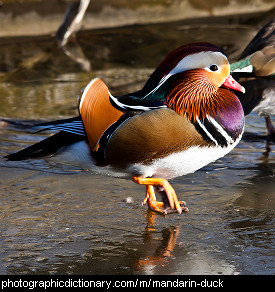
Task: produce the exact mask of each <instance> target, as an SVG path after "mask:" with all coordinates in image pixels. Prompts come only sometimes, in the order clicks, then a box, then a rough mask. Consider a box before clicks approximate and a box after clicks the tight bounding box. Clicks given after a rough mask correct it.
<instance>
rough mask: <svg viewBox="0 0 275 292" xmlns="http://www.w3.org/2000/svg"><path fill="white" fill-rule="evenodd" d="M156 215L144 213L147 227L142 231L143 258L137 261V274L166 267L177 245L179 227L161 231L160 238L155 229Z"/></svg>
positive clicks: (149, 211) (150, 212)
mask: <svg viewBox="0 0 275 292" xmlns="http://www.w3.org/2000/svg"><path fill="white" fill-rule="evenodd" d="M155 218H156V213H155V212H153V211H151V210H148V211H147V213H146V221H147V226H146V227H145V230H144V236H143V237H144V256H142V257H141V258H140V259H138V260H137V262H136V263H135V264H134V268H135V269H137V270H138V271H139V272H141V273H142V272H149V271H150V270H151V269H153V268H154V267H156V266H162V267H164V266H166V265H167V264H168V263H169V259H171V258H173V252H174V249H175V247H176V245H177V240H178V236H179V233H180V225H179V226H176V227H172V226H170V227H169V228H165V229H163V230H162V238H159V233H158V232H156V228H155Z"/></svg>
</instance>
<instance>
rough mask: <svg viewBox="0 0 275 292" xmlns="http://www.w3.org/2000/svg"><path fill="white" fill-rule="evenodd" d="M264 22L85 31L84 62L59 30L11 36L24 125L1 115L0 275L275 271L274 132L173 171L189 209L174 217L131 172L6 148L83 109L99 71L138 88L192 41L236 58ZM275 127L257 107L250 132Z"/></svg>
mask: <svg viewBox="0 0 275 292" xmlns="http://www.w3.org/2000/svg"><path fill="white" fill-rule="evenodd" d="M255 31H256V23H255V25H252V26H251V25H244V24H230V25H229V24H221V23H216V24H215V23H214V24H213V23H212V24H211V23H210V24H207V25H206V24H203V25H201V24H200V23H192V24H189V25H187V24H186V23H181V22H177V23H170V24H165V25H161V24H160V25H150V26H135V27H129V28H119V29H107V30H95V31H83V32H80V33H79V35H78V43H79V45H80V47H78V48H73V49H74V50H75V51H78V52H82V54H80V55H81V56H82V61H81V62H80V63H77V62H76V61H74V60H73V59H70V58H69V57H68V56H67V55H65V54H64V52H62V51H61V50H60V49H58V48H57V46H56V45H55V42H54V39H52V38H51V37H37V38H31V37H30V38H26V39H24V38H18V39H5V40H4V41H3V40H2V42H3V44H2V47H1V53H0V60H1V62H0V63H1V68H2V73H1V79H2V82H1V84H0V87H1V90H0V100H1V108H0V116H1V117H3V118H6V119H9V120H10V121H12V122H15V123H17V124H11V123H7V122H5V121H2V122H1V124H0V126H1V127H0V143H1V148H0V155H1V157H0V185H1V192H0V216H1V226H0V230H1V246H2V248H1V251H0V274H52V275H53V274H274V267H275V263H274V259H275V254H274V207H275V203H274V195H275V181H274V166H275V148H274V143H272V142H270V143H269V142H267V141H266V140H265V139H262V138H257V139H252V138H249V137H248V136H247V135H246V136H245V137H244V139H243V140H242V141H241V142H240V144H239V145H238V146H237V147H236V149H234V150H233V151H232V152H231V153H230V154H228V155H227V156H225V157H223V158H221V159H219V160H218V161H216V162H215V163H213V164H211V165H208V166H207V167H205V168H204V169H202V170H199V171H197V172H196V173H194V174H190V175H187V176H185V177H180V178H177V179H174V180H172V181H171V184H172V185H173V187H174V188H175V190H176V192H177V194H178V197H179V199H180V200H184V201H186V202H187V205H188V207H189V209H190V212H189V213H184V214H181V215H178V214H170V215H168V216H161V215H158V214H155V213H153V212H151V211H149V210H148V209H147V206H141V202H142V199H143V197H144V195H145V189H144V187H142V186H138V185H136V184H134V183H132V182H131V181H128V180H123V179H114V178H109V177H102V176H97V175H93V174H90V173H87V172H83V171H80V170H78V169H72V168H70V167H68V166H62V165H57V164H54V163H51V162H49V161H45V160H42V159H41V160H32V161H21V162H7V161H6V160H5V159H4V157H3V156H4V155H6V154H7V153H10V152H13V151H16V150H19V149H21V148H22V147H25V146H27V145H30V144H32V143H34V142H37V141H39V140H41V139H43V138H45V134H42V133H39V134H37V135H33V134H32V133H31V132H30V131H29V130H28V129H26V128H24V127H22V124H25V125H26V124H29V123H32V122H33V121H36V120H43V121H44V120H54V119H58V118H66V117H70V116H74V115H76V114H77V110H76V103H77V96H79V95H80V92H81V89H82V88H83V87H84V86H85V85H86V84H87V83H88V81H89V80H90V79H91V78H93V77H94V76H100V77H102V78H104V80H105V81H106V83H107V84H108V85H110V88H111V91H112V93H114V94H119V93H123V92H124V93H125V92H129V91H134V90H137V89H139V88H140V87H141V86H142V85H143V84H144V82H145V81H146V79H147V78H148V76H149V75H150V73H151V72H152V70H153V68H154V67H156V66H157V64H158V63H159V62H160V61H161V60H162V59H163V57H164V56H165V55H166V54H167V53H168V52H169V51H171V50H172V49H174V48H175V47H177V46H178V45H181V44H182V43H183V42H186V43H187V42H192V41H199V40H201V41H205V40H206V39H207V40H208V41H209V42H213V43H216V44H217V45H220V46H222V47H223V48H224V49H225V50H226V51H227V53H228V55H229V56H230V58H232V59H234V58H236V56H238V54H239V53H240V51H241V49H242V48H243V46H245V44H246V43H247V42H248V41H249V39H250V38H251V37H252V35H253V34H254V33H255ZM79 48H80V49H79ZM79 50H81V51H79ZM83 60H84V61H83ZM83 64H84V65H83ZM87 64H89V65H88V67H87ZM83 66H84V67H83ZM85 66H86V67H85ZM89 66H90V68H91V72H85V70H87V69H88V68H89ZM81 68H82V69H84V70H81ZM265 131H266V130H265V125H264V120H263V119H262V118H261V117H259V116H257V115H256V114H255V113H252V114H251V115H249V116H248V118H247V119H246V132H250V133H251V132H252V133H257V134H259V135H261V136H263V135H265Z"/></svg>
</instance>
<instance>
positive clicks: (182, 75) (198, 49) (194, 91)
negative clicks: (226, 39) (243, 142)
mask: <svg viewBox="0 0 275 292" xmlns="http://www.w3.org/2000/svg"><path fill="white" fill-rule="evenodd" d="M167 84H169V86H167ZM164 86H165V87H168V91H166V98H165V104H166V105H167V106H168V107H170V108H172V109H174V110H175V111H176V112H177V113H179V114H187V115H189V116H190V117H191V118H194V119H195V117H197V116H202V118H204V117H205V115H206V114H211V113H213V112H214V111H216V107H217V106H219V105H220V106H223V105H226V104H228V103H229V102H231V101H232V98H233V97H235V95H234V94H233V93H232V92H230V91H229V90H228V89H232V90H237V91H241V92H245V89H244V88H243V87H242V86H241V85H240V84H239V83H238V82H237V81H235V80H234V79H233V77H232V76H231V75H230V64H229V62H228V60H227V57H226V56H225V55H224V53H223V52H222V51H221V49H220V48H218V47H216V46H214V45H212V44H209V43H195V44H189V45H185V46H182V47H179V48H178V49H176V50H175V51H173V52H171V53H170V54H169V55H168V56H167V57H166V58H165V59H164V60H163V62H162V63H161V64H160V65H159V66H158V68H157V69H156V70H155V71H154V73H153V74H152V75H151V77H150V78H149V80H148V82H147V83H146V85H145V87H144V90H146V91H147V92H148V94H152V92H155V91H157V90H158V89H161V88H162V87H164ZM191 108H192V109H191Z"/></svg>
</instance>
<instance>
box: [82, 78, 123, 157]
mask: <svg viewBox="0 0 275 292" xmlns="http://www.w3.org/2000/svg"><path fill="white" fill-rule="evenodd" d="M79 113H80V116H81V119H82V122H83V125H84V128H85V132H86V135H87V139H88V141H89V145H90V147H91V149H92V150H94V151H95V150H96V149H97V142H98V141H99V139H100V137H101V136H102V134H103V133H104V132H105V131H106V130H107V129H108V128H109V127H110V126H111V125H112V124H113V123H115V122H116V121H117V120H118V119H119V118H120V117H121V116H122V115H123V111H121V110H118V109H117V108H115V107H114V106H113V105H112V104H111V101H110V97H109V90H108V87H107V86H106V84H105V83H104V82H103V80H102V79H100V78H95V79H93V80H92V81H91V82H90V83H89V84H88V85H87V86H86V88H85V90H84V91H83V94H82V96H81V98H80V100H79Z"/></svg>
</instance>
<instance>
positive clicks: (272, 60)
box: [230, 19, 275, 139]
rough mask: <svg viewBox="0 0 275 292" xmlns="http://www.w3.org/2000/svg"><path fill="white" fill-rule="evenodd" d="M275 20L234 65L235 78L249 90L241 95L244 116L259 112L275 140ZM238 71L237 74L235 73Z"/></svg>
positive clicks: (258, 34) (265, 27) (259, 34)
mask: <svg viewBox="0 0 275 292" xmlns="http://www.w3.org/2000/svg"><path fill="white" fill-rule="evenodd" d="M274 31H275V19H273V20H272V21H271V22H269V23H268V24H266V25H265V26H264V27H263V28H262V29H260V30H259V32H258V33H257V34H256V36H255V37H254V38H253V39H252V40H251V42H250V43H249V44H248V45H247V47H246V48H245V49H244V51H243V53H242V54H241V56H240V60H239V61H237V62H235V63H232V64H231V66H230V67H231V71H232V72H233V76H234V78H235V79H237V80H238V81H239V82H240V83H241V84H242V85H243V86H244V87H245V89H246V92H245V94H241V95H238V94H237V95H238V97H239V99H240V101H241V103H242V106H243V109H244V114H245V115H248V114H249V113H250V112H251V111H253V110H254V111H255V112H257V113H258V114H259V115H260V116H263V117H264V118H265V122H266V128H267V137H268V138H269V139H275V128H274V126H273V125H272V122H271V119H270V116H274V115H275V34H274ZM234 72H237V73H234Z"/></svg>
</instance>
